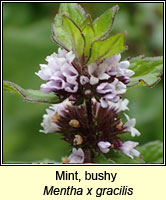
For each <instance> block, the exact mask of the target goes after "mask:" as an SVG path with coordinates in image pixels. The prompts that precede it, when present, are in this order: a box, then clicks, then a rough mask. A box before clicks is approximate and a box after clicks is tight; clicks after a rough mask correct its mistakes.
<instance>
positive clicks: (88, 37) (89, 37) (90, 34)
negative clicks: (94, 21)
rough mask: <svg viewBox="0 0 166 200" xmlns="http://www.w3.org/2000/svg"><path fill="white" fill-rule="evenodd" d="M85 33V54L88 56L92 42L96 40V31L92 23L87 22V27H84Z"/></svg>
mask: <svg viewBox="0 0 166 200" xmlns="http://www.w3.org/2000/svg"><path fill="white" fill-rule="evenodd" d="M83 35H84V37H85V49H84V55H85V57H86V58H88V56H89V52H90V47H91V45H92V42H93V41H94V31H93V28H92V26H91V25H90V24H87V25H86V27H85V28H84V30H83Z"/></svg>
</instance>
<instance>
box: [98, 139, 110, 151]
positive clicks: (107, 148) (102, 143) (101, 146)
mask: <svg viewBox="0 0 166 200" xmlns="http://www.w3.org/2000/svg"><path fill="white" fill-rule="evenodd" d="M97 145H98V147H99V149H100V151H101V152H103V153H108V152H109V151H110V147H111V144H110V143H109V142H107V141H100V142H98V144H97Z"/></svg>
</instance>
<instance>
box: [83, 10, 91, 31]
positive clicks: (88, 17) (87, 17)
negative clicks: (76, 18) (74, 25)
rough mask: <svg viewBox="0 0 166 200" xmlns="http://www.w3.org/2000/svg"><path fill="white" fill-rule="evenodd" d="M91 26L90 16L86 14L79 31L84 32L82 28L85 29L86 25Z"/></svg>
mask: <svg viewBox="0 0 166 200" xmlns="http://www.w3.org/2000/svg"><path fill="white" fill-rule="evenodd" d="M88 24H89V25H92V18H91V15H90V14H87V15H86V17H85V19H84V21H83V22H82V23H81V25H80V29H81V31H83V30H84V28H85V27H86V25H88Z"/></svg>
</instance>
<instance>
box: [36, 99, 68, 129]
mask: <svg viewBox="0 0 166 200" xmlns="http://www.w3.org/2000/svg"><path fill="white" fill-rule="evenodd" d="M67 105H71V103H70V102H69V100H68V99H66V100H65V101H63V102H62V103H59V104H53V105H51V106H50V107H49V109H46V112H47V114H44V115H43V122H42V123H41V126H42V127H43V130H40V132H43V133H53V132H56V131H59V126H58V125H57V124H56V120H58V117H60V116H63V111H64V110H65V107H66V106H67Z"/></svg>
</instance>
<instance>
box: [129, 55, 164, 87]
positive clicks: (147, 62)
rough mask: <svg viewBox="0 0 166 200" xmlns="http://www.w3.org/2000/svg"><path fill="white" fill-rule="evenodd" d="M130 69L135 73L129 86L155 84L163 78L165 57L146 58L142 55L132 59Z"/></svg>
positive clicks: (149, 85)
mask: <svg viewBox="0 0 166 200" xmlns="http://www.w3.org/2000/svg"><path fill="white" fill-rule="evenodd" d="M130 63H131V64H130V67H129V69H131V70H133V71H134V72H135V74H134V75H133V76H132V77H131V82H130V84H129V85H128V86H135V85H146V86H148V87H151V86H154V85H155V84H156V83H158V82H159V81H160V80H161V75H162V73H163V58H162V57H153V58H144V57H142V56H140V57H136V58H133V59H131V60H130Z"/></svg>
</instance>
